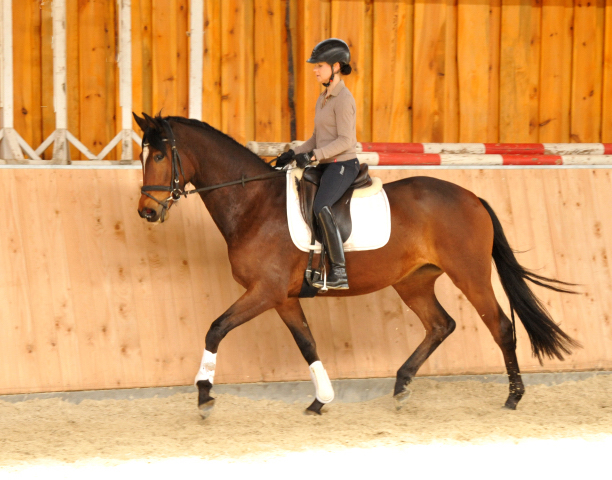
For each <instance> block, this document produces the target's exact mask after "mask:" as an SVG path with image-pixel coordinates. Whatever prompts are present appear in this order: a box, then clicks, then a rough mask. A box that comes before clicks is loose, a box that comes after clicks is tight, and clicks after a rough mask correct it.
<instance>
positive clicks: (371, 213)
mask: <svg viewBox="0 0 612 480" xmlns="http://www.w3.org/2000/svg"><path fill="white" fill-rule="evenodd" d="M301 176H302V170H301V169H297V168H294V169H292V170H289V171H288V172H287V220H288V223H289V233H290V234H291V239H292V240H293V243H295V246H296V247H297V248H299V249H300V250H302V251H303V252H308V251H310V250H311V249H314V251H315V252H316V253H320V252H321V244H320V243H319V242H316V243H315V246H314V248H313V247H311V246H310V241H311V232H310V228H309V227H308V225H307V224H306V222H305V221H304V218H303V217H302V211H301V210H300V200H299V198H298V191H297V186H296V178H297V179H299V178H301ZM372 180H373V181H374V184H373V185H372V186H371V187H368V188H367V189H359V190H356V191H355V193H354V194H353V198H352V199H351V218H352V221H353V229H352V231H351V235H350V236H349V238H347V240H346V242H344V251H345V252H354V251H360V250H375V249H377V248H381V247H384V246H385V245H386V244H387V242H388V241H389V237H390V236H391V209H390V207H389V199H388V198H387V194H386V193H385V190H384V189H383V188H382V181H381V180H380V178H377V177H373V178H372ZM362 190H364V191H362ZM366 190H369V191H370V192H372V191H378V193H375V194H371V195H369V196H364V194H366V195H367V193H368V192H367V191H366Z"/></svg>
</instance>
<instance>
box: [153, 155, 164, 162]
mask: <svg viewBox="0 0 612 480" xmlns="http://www.w3.org/2000/svg"><path fill="white" fill-rule="evenodd" d="M154 159H155V161H156V162H161V161H162V160H163V159H164V154H163V153H158V154H157V155H155V157H154Z"/></svg>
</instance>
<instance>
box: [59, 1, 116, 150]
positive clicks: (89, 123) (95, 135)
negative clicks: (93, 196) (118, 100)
mask: <svg viewBox="0 0 612 480" xmlns="http://www.w3.org/2000/svg"><path fill="white" fill-rule="evenodd" d="M101 19H103V21H100V20H101ZM106 21H107V6H106V5H105V4H104V2H96V1H95V0H85V1H83V2H80V4H79V31H80V37H79V81H80V86H81V89H80V90H81V91H80V95H81V98H80V106H81V119H80V120H81V121H80V127H81V128H80V130H81V131H80V137H79V138H80V140H81V141H82V142H83V143H84V144H85V146H87V147H88V148H89V150H91V151H92V152H93V153H98V152H100V151H101V150H102V149H103V148H104V147H105V146H106V143H107V142H108V141H110V138H109V137H110V135H109V134H108V130H109V127H108V126H107V123H111V124H112V123H113V122H112V120H111V121H110V122H109V121H108V119H109V117H108V114H109V100H111V103H113V104H114V95H112V96H111V99H109V98H108V93H109V92H108V89H107V85H108V80H109V79H108V74H109V72H108V68H107V66H106V62H107V59H108V55H109V52H108V48H109V45H108V41H107V40H108V36H107V35H108V34H107V29H108V28H109V27H110V26H109V25H105V23H106ZM68 43H69V42H68ZM102 116H103V118H102ZM110 118H111V119H112V116H111V117H110ZM100 121H102V122H103V123H102V124H100V123H99V122H100ZM111 138H112V137H111Z"/></svg>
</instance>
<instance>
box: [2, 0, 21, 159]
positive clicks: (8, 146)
mask: <svg viewBox="0 0 612 480" xmlns="http://www.w3.org/2000/svg"><path fill="white" fill-rule="evenodd" d="M12 3H13V1H12V0H2V22H1V27H2V36H1V38H2V52H1V53H2V69H1V72H2V105H1V106H2V116H1V119H2V134H1V135H2V137H1V140H0V156H1V157H2V159H4V160H8V161H11V160H23V153H22V152H21V149H20V148H19V143H18V142H17V136H16V135H15V129H14V124H13V5H12Z"/></svg>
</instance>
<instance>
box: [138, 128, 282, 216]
mask: <svg viewBox="0 0 612 480" xmlns="http://www.w3.org/2000/svg"><path fill="white" fill-rule="evenodd" d="M161 121H162V122H163V125H164V130H165V131H166V135H167V137H168V138H167V139H163V141H164V142H169V143H170V148H171V151H172V157H171V161H172V165H171V169H172V170H171V171H172V179H171V180H170V186H166V185H143V186H142V187H141V188H140V193H142V194H143V195H145V196H147V197H149V198H150V199H152V200H154V201H155V202H157V203H159V204H160V205H161V206H162V213H161V219H162V220H163V219H164V217H165V215H166V211H168V210H169V209H170V207H171V205H172V204H170V203H169V202H170V200H172V201H173V202H178V201H179V199H180V198H181V196H183V197H185V198H187V195H191V194H194V193H200V192H206V191H210V190H216V189H217V188H223V187H229V186H231V185H240V184H242V186H243V187H244V184H245V183H247V182H252V181H255V180H264V179H266V178H273V177H278V176H280V175H283V176H284V175H285V174H286V172H285V171H278V170H277V171H274V172H270V173H264V174H262V175H256V176H254V177H248V178H247V177H245V176H244V175H242V178H241V179H240V180H234V181H232V182H226V183H221V184H218V185H212V186H210V187H203V188H195V189H193V190H185V189H184V188H181V186H180V179H179V172H180V175H182V176H183V180H185V172H184V170H183V162H182V161H181V156H180V155H179V152H178V149H177V148H176V140H175V138H174V132H173V131H172V127H171V126H170V124H169V123H168V121H167V120H166V119H161ZM143 146H145V147H148V146H149V144H148V143H145V144H143ZM145 160H146V159H145ZM143 167H144V165H143ZM157 191H163V192H170V195H169V196H168V198H166V199H165V200H163V201H162V200H158V199H157V198H155V197H154V196H153V195H151V194H150V193H149V192H157Z"/></svg>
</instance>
